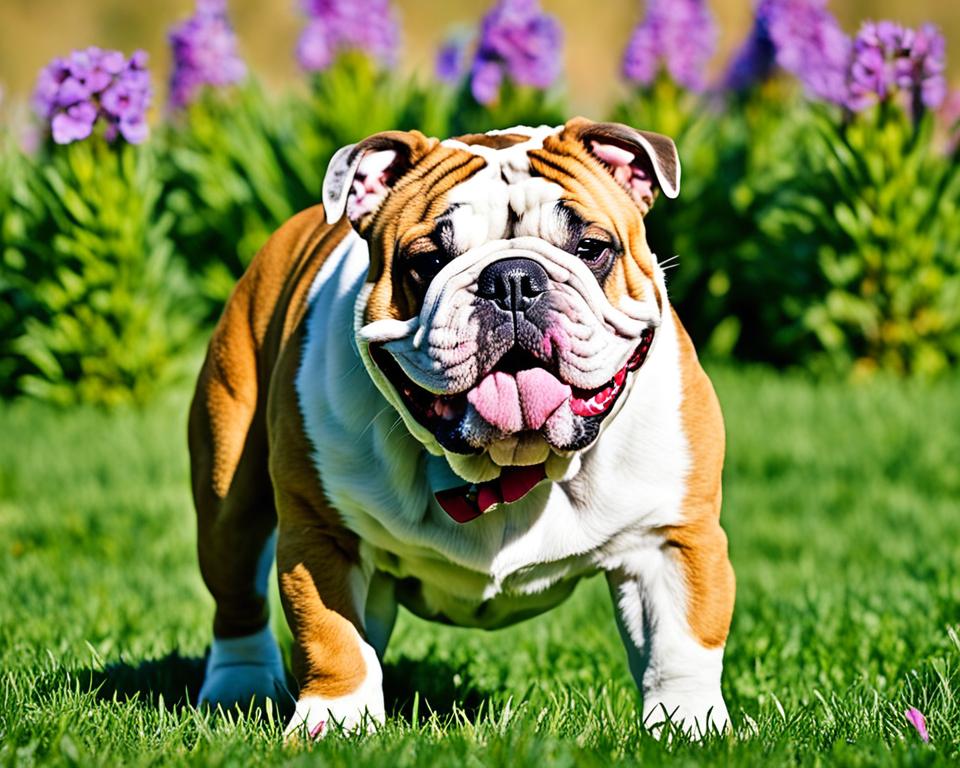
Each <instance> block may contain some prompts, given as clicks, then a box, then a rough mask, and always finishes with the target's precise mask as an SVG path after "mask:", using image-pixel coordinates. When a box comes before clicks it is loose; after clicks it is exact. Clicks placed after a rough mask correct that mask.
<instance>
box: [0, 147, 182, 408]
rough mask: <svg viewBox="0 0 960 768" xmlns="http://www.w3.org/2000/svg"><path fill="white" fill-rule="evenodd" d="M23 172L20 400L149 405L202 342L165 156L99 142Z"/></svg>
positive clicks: (6, 285) (12, 248) (17, 232)
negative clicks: (165, 197) (160, 160)
mask: <svg viewBox="0 0 960 768" xmlns="http://www.w3.org/2000/svg"><path fill="white" fill-rule="evenodd" d="M7 162H11V161H10V160H8V161H7ZM12 162H14V163H15V164H16V166H17V172H16V174H15V176H14V178H13V179H12V184H11V187H10V190H9V192H8V195H9V198H10V202H9V208H8V210H7V213H6V215H5V217H4V248H3V262H2V266H0V285H2V287H3V290H4V292H5V293H6V294H7V296H8V298H9V299H11V300H12V305H13V306H14V307H15V314H16V318H15V322H16V327H15V328H14V330H13V332H12V333H11V334H10V336H9V337H7V338H6V339H5V340H4V342H3V352H2V353H0V354H2V357H3V360H4V363H3V365H4V369H5V370H6V371H11V372H12V374H13V376H14V381H13V383H14V384H15V386H16V388H17V389H18V390H19V391H23V392H26V393H29V394H31V395H34V396H37V397H40V398H43V399H47V400H51V401H54V402H57V403H61V404H69V403H74V402H80V401H84V402H92V403H100V404H104V405H111V404H115V403H119V402H124V401H133V402H143V401H145V400H147V399H148V398H149V396H150V395H151V394H152V393H153V392H154V391H155V390H157V389H158V388H159V387H162V386H163V385H164V384H165V383H166V382H167V381H168V380H169V379H170V378H171V377H172V376H173V375H175V374H176V372H177V364H178V361H179V360H180V357H179V353H181V352H182V351H183V349H184V347H185V345H186V344H187V343H188V342H189V340H190V339H191V337H192V335H193V333H194V332H195V330H196V323H195V319H194V318H195V314H196V313H195V312H194V311H193V307H194V306H195V304H194V303H193V302H191V297H192V291H191V289H190V286H189V283H188V281H187V280H186V276H185V274H184V272H183V270H182V269H181V268H180V266H179V265H178V263H177V262H176V260H174V259H173V244H172V242H171V240H170V238H169V232H170V228H171V224H172V221H173V214H172V213H171V212H169V211H164V210H163V209H162V206H161V184H160V181H159V180H158V178H157V163H156V157H155V150H154V149H152V148H151V147H149V146H147V147H142V148H137V147H132V146H130V145H127V144H118V145H117V146H116V147H113V146H110V145H108V144H107V143H106V142H105V141H104V140H103V139H102V138H100V137H94V138H92V139H89V140H87V141H84V142H79V143H76V144H71V145H69V146H66V147H52V146H51V147H49V148H48V149H47V150H46V151H44V152H42V153H41V155H40V157H39V158H37V159H28V158H26V157H20V158H17V159H15V160H13V161H12ZM8 383H9V382H8Z"/></svg>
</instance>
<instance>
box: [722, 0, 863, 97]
mask: <svg viewBox="0 0 960 768" xmlns="http://www.w3.org/2000/svg"><path fill="white" fill-rule="evenodd" d="M850 51H851V43H850V38H849V37H847V35H846V34H845V33H844V32H843V30H842V29H841V28H840V25H839V24H838V23H837V21H836V19H835V18H834V17H833V15H832V14H831V13H830V12H829V11H828V10H827V9H826V0H760V4H759V5H758V6H757V11H756V17H755V20H754V25H753V30H752V31H751V33H750V37H749V38H748V39H747V42H746V43H745V44H744V46H743V47H742V48H741V49H740V52H739V53H738V54H737V55H736V56H735V57H734V60H733V63H732V64H731V66H730V68H729V69H728V71H727V75H726V78H725V83H726V85H727V87H729V88H733V89H736V90H743V89H745V88H748V87H749V86H751V85H753V83H756V82H759V81H761V80H763V79H765V78H766V77H768V76H769V74H770V72H771V71H772V68H773V64H774V63H775V64H776V65H777V66H779V67H781V68H782V69H784V70H786V71H787V72H789V73H790V74H792V75H794V76H795V77H797V79H799V80H800V82H801V83H802V84H803V86H804V89H805V90H806V91H807V93H808V94H809V95H811V96H813V97H814V98H817V99H821V100H823V101H827V102H830V103H833V104H843V103H845V102H846V100H847V68H848V66H849V62H850Z"/></svg>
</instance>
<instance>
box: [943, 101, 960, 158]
mask: <svg viewBox="0 0 960 768" xmlns="http://www.w3.org/2000/svg"><path fill="white" fill-rule="evenodd" d="M940 118H941V121H942V123H943V125H944V127H945V129H946V134H947V154H948V155H952V154H954V153H955V152H957V151H958V150H960V90H954V91H952V92H951V93H950V95H949V96H947V98H946V99H944V102H943V106H942V107H941V108H940Z"/></svg>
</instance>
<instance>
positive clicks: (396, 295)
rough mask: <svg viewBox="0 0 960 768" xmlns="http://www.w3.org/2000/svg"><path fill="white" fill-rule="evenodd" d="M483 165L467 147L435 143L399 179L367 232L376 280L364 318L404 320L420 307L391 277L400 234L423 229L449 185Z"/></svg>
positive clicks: (372, 276)
mask: <svg viewBox="0 0 960 768" xmlns="http://www.w3.org/2000/svg"><path fill="white" fill-rule="evenodd" d="M484 165H486V161H485V160H484V159H483V158H482V157H480V156H478V155H474V154H472V153H470V152H467V151H466V150H463V149H452V148H450V147H444V146H436V147H435V148H434V149H433V150H432V151H431V152H430V153H429V154H428V155H427V156H426V157H424V158H423V159H422V160H421V161H420V163H419V164H418V165H417V166H416V167H415V168H413V169H412V170H411V171H410V173H408V174H407V175H406V176H404V177H403V178H402V179H400V181H399V182H397V184H396V186H395V187H394V188H393V190H392V191H391V193H390V195H389V196H388V197H387V199H386V200H385V201H384V203H383V205H382V206H380V208H379V210H377V211H376V213H374V214H373V216H372V221H371V223H370V226H369V229H367V230H366V231H365V236H366V237H367V240H368V242H369V244H370V274H369V279H370V280H371V281H373V282H374V286H373V291H372V292H371V294H370V299H369V300H368V302H367V308H366V313H365V316H364V321H365V322H367V323H371V322H374V321H375V320H383V319H387V318H391V319H395V320H406V319H408V318H411V317H413V316H414V315H415V314H416V313H417V312H418V311H419V307H418V306H417V305H416V300H415V297H414V296H413V295H412V294H411V293H410V291H409V289H408V287H407V286H405V285H404V284H403V281H402V280H401V281H399V282H398V284H395V282H394V277H395V275H394V270H393V259H394V255H395V252H396V245H397V241H398V233H401V232H407V231H409V230H412V229H413V228H417V231H422V230H425V228H424V226H423V225H424V223H425V222H428V221H430V220H431V219H434V218H436V217H437V216H439V215H440V214H441V213H443V211H444V210H445V209H446V202H445V201H446V196H447V194H448V193H449V192H450V190H451V189H453V187H455V186H456V185H457V184H460V183H461V182H463V181H465V180H466V179H467V178H469V177H470V176H472V175H473V174H474V173H476V172H477V171H478V170H480V169H481V168H483V167H484ZM429 229H432V227H430V228H429ZM429 229H426V230H425V231H429Z"/></svg>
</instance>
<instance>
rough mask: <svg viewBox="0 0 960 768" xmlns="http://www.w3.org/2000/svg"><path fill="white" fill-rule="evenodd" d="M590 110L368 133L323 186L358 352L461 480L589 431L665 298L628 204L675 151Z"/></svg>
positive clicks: (585, 439) (655, 182)
mask: <svg viewBox="0 0 960 768" xmlns="http://www.w3.org/2000/svg"><path fill="white" fill-rule="evenodd" d="M596 125H598V124H592V123H589V122H588V121H585V120H578V121H571V123H568V124H567V126H565V127H563V128H561V129H547V128H543V129H536V130H531V129H514V130H513V131H510V132H507V133H505V134H499V135H486V136H473V137H463V138H462V139H460V140H448V141H446V142H443V143H437V142H435V141H430V140H426V139H423V138H422V137H420V136H419V134H403V135H402V136H404V137H408V136H413V138H412V139H410V141H411V142H412V145H411V146H407V145H406V144H405V141H406V140H405V139H404V146H400V147H399V148H394V147H392V146H391V145H390V144H389V143H387V144H375V145H374V146H373V147H372V148H371V149H370V150H368V151H366V152H364V153H362V154H358V155H357V156H355V157H353V158H352V160H351V162H352V167H347V168H346V170H344V171H343V173H342V178H343V179H345V181H344V182H343V186H342V192H341V193H340V195H339V197H338V196H337V195H335V194H331V193H328V192H327V191H326V190H325V202H326V203H327V208H328V212H330V211H331V209H332V208H335V206H337V205H339V206H340V208H341V209H342V208H343V207H344V206H345V208H346V213H347V215H348V217H349V218H350V219H351V221H352V222H353V223H354V226H355V227H356V228H357V229H358V231H359V232H360V233H361V234H362V235H363V236H364V237H365V238H366V239H367V240H368V242H369V246H370V253H371V269H370V274H369V282H368V283H367V285H366V288H365V290H364V291H363V292H362V294H361V296H360V306H358V327H357V340H358V346H359V348H360V350H361V354H362V356H363V358H364V361H365V363H366V365H367V367H368V369H369V371H370V373H371V375H372V377H373V378H374V380H375V381H376V382H377V384H378V386H379V387H380V388H381V390H382V391H383V392H384V394H385V395H386V396H387V398H388V400H390V401H391V403H392V404H393V405H394V406H395V407H396V408H397V410H398V411H399V412H400V414H401V416H402V417H403V419H404V421H405V422H406V424H407V426H408V428H409V429H410V431H411V432H412V433H413V434H414V436H416V437H417V438H418V439H419V440H420V441H421V442H423V443H424V445H426V447H427V448H428V449H429V450H431V451H432V452H434V453H440V452H441V451H442V452H443V453H445V454H446V455H447V457H448V459H449V460H450V463H451V466H453V468H454V469H455V470H456V471H457V472H458V473H460V474H461V476H463V477H465V478H466V479H468V480H472V481H477V480H483V479H487V478H489V477H491V476H495V475H496V474H497V473H498V472H499V468H500V467H505V466H517V465H520V466H531V465H539V464H544V463H546V462H548V460H550V459H551V457H553V459H554V460H560V463H561V464H562V459H563V458H564V457H570V456H571V455H572V454H573V453H575V452H576V451H580V450H582V449H584V448H586V447H588V446H590V445H591V444H592V443H593V442H594V441H595V440H596V439H597V436H598V435H599V433H600V431H601V428H602V427H603V425H604V423H605V422H606V421H607V420H608V419H610V418H612V416H613V414H614V413H615V411H616V410H617V408H618V403H619V402H620V400H621V399H622V398H623V397H624V396H625V395H626V393H627V391H628V389H629V387H630V383H631V377H632V375H633V373H634V371H636V370H638V369H639V368H640V367H641V366H642V365H643V363H644V361H645V359H646V357H647V354H648V352H649V351H650V348H651V345H652V344H653V342H654V340H655V337H656V329H657V326H658V325H659V323H660V317H661V313H662V312H663V309H664V305H665V297H664V296H663V295H662V280H660V279H659V277H658V274H659V273H658V268H657V267H656V266H655V263H654V260H653V257H652V255H651V253H650V251H649V248H648V246H647V243H646V239H645V235H644V227H643V216H644V214H645V213H646V212H647V210H648V209H649V207H650V205H651V204H652V201H653V196H654V192H655V190H656V189H657V188H658V187H663V188H664V190H666V191H668V192H670V193H673V194H675V193H676V186H677V179H675V178H673V176H671V173H672V174H673V175H675V174H676V171H671V169H670V168H669V163H670V161H671V159H673V161H674V163H675V154H671V153H672V152H675V150H673V144H672V142H669V140H667V139H665V138H663V137H656V136H654V135H651V134H642V135H640V136H641V139H640V141H639V143H634V142H635V141H636V139H635V138H634V137H633V134H626V138H623V137H622V136H621V135H620V134H619V133H616V134H615V135H614V136H612V137H611V136H608V135H606V134H605V133H604V132H603V130H600V131H597V133H596V134H594V133H591V126H596ZM627 130H629V129H627ZM633 133H634V134H636V133H637V132H633ZM643 137H647V138H648V139H651V138H652V139H653V140H654V141H656V140H658V139H662V141H663V142H665V143H664V144H662V145H661V146H659V147H657V146H647V144H645V143H644V139H643ZM647 143H648V144H649V141H648V142H647ZM381 147H382V148H381ZM658 149H659V150H662V152H663V153H665V154H663V155H662V156H658V154H657V151H658ZM343 159H344V158H341V160H343ZM346 159H350V158H346ZM334 163H336V158H335V160H334ZM334 163H332V164H331V174H332V173H334V168H333V165H334ZM674 167H675V166H674ZM328 176H329V175H328ZM333 192H334V193H335V192H337V189H336V187H334V189H333ZM658 283H659V285H658Z"/></svg>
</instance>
